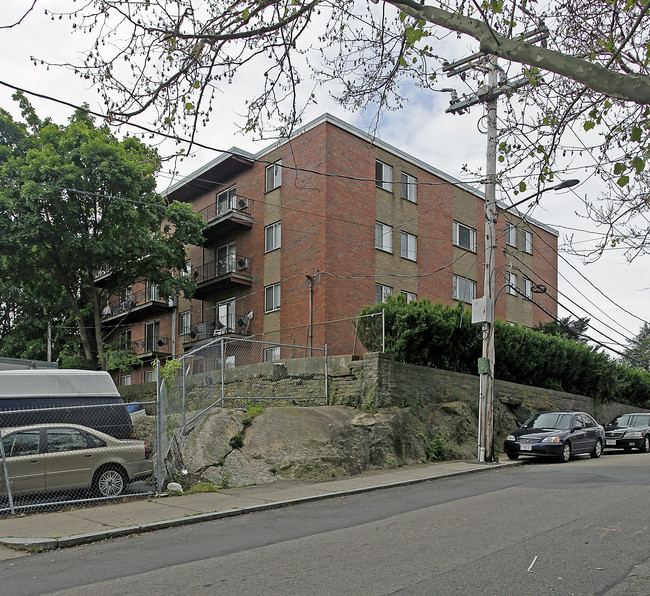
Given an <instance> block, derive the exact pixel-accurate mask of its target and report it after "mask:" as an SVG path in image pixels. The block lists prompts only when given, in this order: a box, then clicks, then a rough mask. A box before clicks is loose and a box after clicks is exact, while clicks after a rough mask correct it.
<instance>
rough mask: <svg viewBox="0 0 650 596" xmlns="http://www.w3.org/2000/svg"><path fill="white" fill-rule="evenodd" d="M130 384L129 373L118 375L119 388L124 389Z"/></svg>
mask: <svg viewBox="0 0 650 596" xmlns="http://www.w3.org/2000/svg"><path fill="white" fill-rule="evenodd" d="M130 384H131V373H126V374H123V375H120V387H126V386H128V385H130Z"/></svg>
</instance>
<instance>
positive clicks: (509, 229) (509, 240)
mask: <svg viewBox="0 0 650 596" xmlns="http://www.w3.org/2000/svg"><path fill="white" fill-rule="evenodd" d="M506 244H507V245H508V246H514V247H515V248H517V228H515V226H513V225H512V224H511V223H507V222H506Z"/></svg>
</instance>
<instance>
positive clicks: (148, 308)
mask: <svg viewBox="0 0 650 596" xmlns="http://www.w3.org/2000/svg"><path fill="white" fill-rule="evenodd" d="M174 305H175V299H174V298H163V297H161V296H160V295H159V294H158V288H156V287H155V286H151V287H149V288H145V289H144V290H139V291H138V292H131V293H129V294H123V295H122V296H111V297H110V298H109V299H108V304H107V305H106V306H105V307H104V309H103V310H102V323H109V322H111V321H114V320H115V319H118V318H127V317H129V318H130V317H131V315H133V314H136V313H137V314H143V313H151V312H158V311H164V310H167V309H168V308H171V307H173V306H174Z"/></svg>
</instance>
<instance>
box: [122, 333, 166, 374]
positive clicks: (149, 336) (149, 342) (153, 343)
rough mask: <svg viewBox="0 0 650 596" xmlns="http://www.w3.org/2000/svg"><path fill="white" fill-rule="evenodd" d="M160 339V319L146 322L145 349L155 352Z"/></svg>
mask: <svg viewBox="0 0 650 596" xmlns="http://www.w3.org/2000/svg"><path fill="white" fill-rule="evenodd" d="M159 339H160V321H154V322H152V323H146V324H145V326H144V351H145V352H155V351H156V350H158V347H159V346H158V340H159ZM129 384H130V383H129Z"/></svg>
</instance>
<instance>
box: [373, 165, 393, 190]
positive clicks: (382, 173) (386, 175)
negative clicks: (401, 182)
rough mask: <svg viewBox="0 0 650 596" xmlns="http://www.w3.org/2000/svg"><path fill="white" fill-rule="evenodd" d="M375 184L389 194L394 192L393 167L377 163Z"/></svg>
mask: <svg viewBox="0 0 650 596" xmlns="http://www.w3.org/2000/svg"><path fill="white" fill-rule="evenodd" d="M375 179H376V182H375V184H376V185H377V186H378V187H379V188H383V189H384V190H387V191H388V192H393V166H389V165H388V164H385V163H384V162H382V161H377V162H376V163H375Z"/></svg>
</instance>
